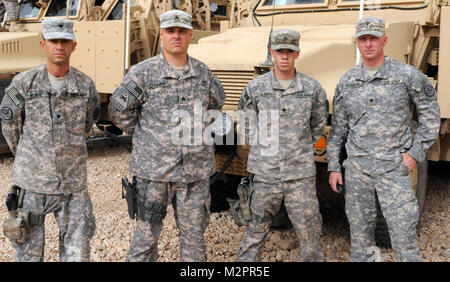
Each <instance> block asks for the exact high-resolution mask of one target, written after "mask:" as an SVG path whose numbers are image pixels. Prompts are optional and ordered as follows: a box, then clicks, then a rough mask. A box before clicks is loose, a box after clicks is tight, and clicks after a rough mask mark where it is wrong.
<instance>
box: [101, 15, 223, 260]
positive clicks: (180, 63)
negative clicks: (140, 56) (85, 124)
mask: <svg viewBox="0 0 450 282" xmlns="http://www.w3.org/2000/svg"><path fill="white" fill-rule="evenodd" d="M191 21H192V17H191V15H189V14H187V13H185V12H183V11H178V10H172V11H167V12H165V13H163V14H162V15H161V16H160V22H161V26H160V36H161V41H162V43H163V51H162V53H160V54H159V55H157V56H155V57H152V58H150V59H147V60H145V61H143V62H141V63H139V64H137V65H135V66H133V67H132V68H131V69H130V72H129V73H128V74H127V75H126V76H125V78H124V79H123V81H122V83H121V84H120V86H119V87H118V88H117V89H116V91H115V92H114V93H113V95H112V97H111V104H110V108H109V112H110V116H111V119H112V121H113V122H114V123H115V124H116V125H117V126H118V127H119V128H120V129H122V130H123V131H125V132H126V133H128V134H132V135H133V152H132V154H131V162H130V170H131V173H132V174H133V175H134V176H135V178H136V185H137V186H136V187H137V190H138V200H137V202H138V211H137V226H136V230H135V233H134V238H133V241H132V243H131V248H130V252H129V255H128V257H127V259H126V260H127V261H156V260H157V258H158V249H157V247H158V246H157V242H158V238H159V236H160V234H161V230H162V226H163V224H162V220H163V218H164V216H165V214H166V210H167V205H168V204H169V203H172V206H173V209H174V213H175V219H176V223H177V226H178V228H179V230H180V233H179V236H180V259H181V261H205V260H206V253H205V242H204V238H203V234H204V232H205V229H206V227H207V226H208V225H209V205H210V191H209V177H210V176H211V175H212V174H213V173H214V172H215V158H214V147H213V146H209V145H205V144H203V143H200V144H197V143H194V144H193V145H192V144H188V143H181V144H178V143H177V142H174V135H178V131H177V130H178V128H180V121H181V119H177V118H176V117H175V116H176V112H178V111H184V112H185V113H188V114H189V115H191V116H192V114H194V115H196V114H197V115H198V114H200V115H201V116H203V114H204V113H205V112H206V111H207V110H209V109H216V110H220V109H221V107H222V105H223V104H224V101H225V93H224V91H223V88H222V85H221V84H220V82H219V80H218V79H217V78H216V77H215V76H214V75H213V74H212V73H211V71H210V70H209V68H208V67H207V66H206V65H205V64H203V63H202V62H200V61H198V60H196V59H194V58H192V57H190V56H188V54H187V49H188V47H189V43H190V40H191V38H192V26H191ZM194 119H195V117H194ZM206 126H209V124H208V123H207V122H206V121H203V122H202V123H201V124H200V128H195V129H194V130H198V129H203V128H205V127H206ZM202 132H203V131H202ZM185 137H186V136H185Z"/></svg>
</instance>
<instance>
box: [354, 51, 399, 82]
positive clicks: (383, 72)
mask: <svg viewBox="0 0 450 282" xmlns="http://www.w3.org/2000/svg"><path fill="white" fill-rule="evenodd" d="M390 63H391V60H390V58H389V57H387V56H385V57H384V61H383V63H382V64H381V66H380V67H379V68H378V71H377V72H376V73H375V75H374V76H372V77H371V76H369V74H368V73H367V72H366V71H365V69H364V65H363V62H362V61H361V62H360V63H359V65H358V72H357V73H356V75H355V78H356V79H357V80H361V81H369V80H373V79H375V78H382V79H387V78H389V76H388V73H387V72H388V69H389V65H390Z"/></svg>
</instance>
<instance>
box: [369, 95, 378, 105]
mask: <svg viewBox="0 0 450 282" xmlns="http://www.w3.org/2000/svg"><path fill="white" fill-rule="evenodd" d="M376 105H377V98H376V97H367V106H369V107H373V106H376Z"/></svg>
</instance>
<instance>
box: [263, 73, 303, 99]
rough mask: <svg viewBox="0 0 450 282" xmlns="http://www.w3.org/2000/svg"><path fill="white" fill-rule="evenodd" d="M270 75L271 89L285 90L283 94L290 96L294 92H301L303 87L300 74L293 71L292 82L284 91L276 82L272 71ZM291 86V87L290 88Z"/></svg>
mask: <svg viewBox="0 0 450 282" xmlns="http://www.w3.org/2000/svg"><path fill="white" fill-rule="evenodd" d="M270 73H271V75H270V82H271V83H270V84H271V85H272V88H273V89H279V90H285V91H284V93H283V94H292V93H295V92H299V91H302V90H303V85H302V80H301V77H300V73H299V72H298V71H297V70H295V74H294V80H293V81H292V83H291V85H290V86H289V87H288V88H286V89H284V88H283V87H281V85H280V82H279V81H278V79H277V78H276V77H275V73H274V71H273V70H272V71H271V72H270ZM292 86H293V87H292Z"/></svg>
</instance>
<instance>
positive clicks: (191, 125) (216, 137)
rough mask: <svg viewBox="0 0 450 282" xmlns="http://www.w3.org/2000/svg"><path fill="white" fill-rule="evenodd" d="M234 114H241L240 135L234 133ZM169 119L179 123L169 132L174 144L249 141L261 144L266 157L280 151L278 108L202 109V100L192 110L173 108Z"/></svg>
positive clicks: (239, 122) (223, 143)
mask: <svg viewBox="0 0 450 282" xmlns="http://www.w3.org/2000/svg"><path fill="white" fill-rule="evenodd" d="M224 114H225V115H226V116H225V117H224V116H223V115H224ZM231 116H236V117H238V121H237V124H238V128H239V129H240V130H239V132H238V134H237V136H235V134H236V132H235V130H234V124H233V120H232V119H231ZM225 119H226V120H225ZM170 122H171V123H173V124H176V126H175V127H174V128H173V129H172V131H171V132H170V135H171V141H172V143H173V144H175V145H186V146H200V145H213V144H216V145H235V143H236V145H244V144H246V143H247V144H248V145H250V146H258V147H259V148H260V154H261V155H263V156H274V155H276V154H278V151H279V145H280V141H279V140H280V112H279V111H278V110H260V111H258V112H256V111H254V110H245V111H242V110H236V111H228V112H225V113H222V112H220V111H218V110H208V111H205V112H203V106H202V103H200V102H199V103H195V104H194V107H193V111H189V110H184V109H179V110H176V111H174V112H173V113H172V116H171V119H170ZM225 129H228V130H225ZM219 133H221V134H219Z"/></svg>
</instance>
